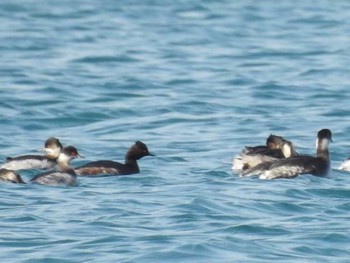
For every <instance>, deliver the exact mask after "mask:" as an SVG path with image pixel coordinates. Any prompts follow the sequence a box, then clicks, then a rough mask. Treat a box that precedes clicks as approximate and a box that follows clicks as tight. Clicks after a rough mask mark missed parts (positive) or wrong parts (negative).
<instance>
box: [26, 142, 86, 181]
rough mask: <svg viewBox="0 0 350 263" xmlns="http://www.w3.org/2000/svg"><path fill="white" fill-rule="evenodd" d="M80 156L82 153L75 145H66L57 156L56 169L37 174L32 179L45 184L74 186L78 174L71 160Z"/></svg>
mask: <svg viewBox="0 0 350 263" xmlns="http://www.w3.org/2000/svg"><path fill="white" fill-rule="evenodd" d="M78 157H80V155H79V153H78V151H77V149H76V148H75V147H73V146H66V147H64V148H63V149H62V151H61V153H60V154H59V156H58V158H57V166H56V170H54V171H49V172H46V173H42V174H39V175H36V176H35V177H33V178H32V179H31V180H30V181H31V182H33V183H37V184H44V185H66V186H73V185H75V184H76V180H77V176H76V174H75V172H74V170H73V169H72V168H71V167H70V166H69V162H70V161H71V160H72V159H74V158H78Z"/></svg>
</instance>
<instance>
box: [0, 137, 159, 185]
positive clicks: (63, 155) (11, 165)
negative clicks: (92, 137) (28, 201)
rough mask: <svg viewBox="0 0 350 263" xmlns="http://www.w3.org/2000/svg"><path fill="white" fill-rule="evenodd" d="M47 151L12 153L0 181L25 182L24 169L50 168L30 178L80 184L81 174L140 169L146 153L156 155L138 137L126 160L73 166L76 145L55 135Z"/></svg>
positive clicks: (0, 170)
mask: <svg viewBox="0 0 350 263" xmlns="http://www.w3.org/2000/svg"><path fill="white" fill-rule="evenodd" d="M42 150H43V151H44V155H23V156H17V157H13V158H12V157H8V158H7V159H6V161H5V162H4V163H3V164H1V165H0V181H5V182H12V183H25V182H24V181H23V180H22V178H21V176H20V175H19V174H18V171H20V170H29V169H36V170H48V171H46V172H43V173H40V174H38V175H36V176H34V177H33V178H32V179H31V180H30V182H32V183H37V184H43V185H67V186H72V185H75V184H76V181H77V176H95V175H127V174H134V173H139V172H140V169H139V166H138V164H137V160H139V159H141V158H142V157H145V156H149V155H150V156H153V155H154V154H152V153H150V152H149V151H148V148H147V146H146V144H144V143H143V142H140V141H136V142H135V143H134V144H133V145H132V146H131V147H130V148H129V149H128V151H127V153H126V155H125V163H124V164H123V163H119V162H115V161H110V160H100V161H94V162H89V163H86V164H84V165H82V166H79V167H76V168H71V167H70V161H71V160H72V159H75V158H78V157H81V156H80V155H79V153H78V150H77V149H76V148H75V147H73V146H65V147H63V145H62V144H61V142H60V141H59V139H57V138H54V137H51V138H48V139H47V140H46V142H45V146H44V148H43V149H42Z"/></svg>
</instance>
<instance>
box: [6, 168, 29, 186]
mask: <svg viewBox="0 0 350 263" xmlns="http://www.w3.org/2000/svg"><path fill="white" fill-rule="evenodd" d="M0 181H2V182H9V183H21V184H25V182H24V181H23V180H22V178H21V176H20V175H19V174H16V173H15V172H14V171H11V170H8V169H0Z"/></svg>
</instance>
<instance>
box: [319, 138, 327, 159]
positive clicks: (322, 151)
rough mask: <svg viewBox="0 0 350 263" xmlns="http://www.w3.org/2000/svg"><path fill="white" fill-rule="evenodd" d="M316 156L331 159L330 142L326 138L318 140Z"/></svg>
mask: <svg viewBox="0 0 350 263" xmlns="http://www.w3.org/2000/svg"><path fill="white" fill-rule="evenodd" d="M316 156H317V157H319V158H322V159H325V160H327V161H329V152H328V142H326V141H325V140H320V141H318V143H317V149H316Z"/></svg>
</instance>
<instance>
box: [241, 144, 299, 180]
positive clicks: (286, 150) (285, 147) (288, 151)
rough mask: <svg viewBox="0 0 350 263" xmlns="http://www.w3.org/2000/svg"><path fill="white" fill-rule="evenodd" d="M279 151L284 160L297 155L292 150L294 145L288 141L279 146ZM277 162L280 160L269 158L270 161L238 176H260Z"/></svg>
mask: <svg viewBox="0 0 350 263" xmlns="http://www.w3.org/2000/svg"><path fill="white" fill-rule="evenodd" d="M281 151H282V153H283V156H284V158H290V157H293V156H296V155H297V153H296V151H295V149H294V145H293V143H292V142H290V141H285V142H283V144H282V146H281ZM279 160H280V158H272V157H271V159H270V160H269V161H266V162H261V163H259V164H257V165H256V166H254V167H251V168H249V169H247V170H244V171H242V173H241V174H240V176H252V175H259V174H261V172H262V171H265V170H267V169H269V168H270V167H271V166H272V164H273V163H274V162H276V161H279Z"/></svg>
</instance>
